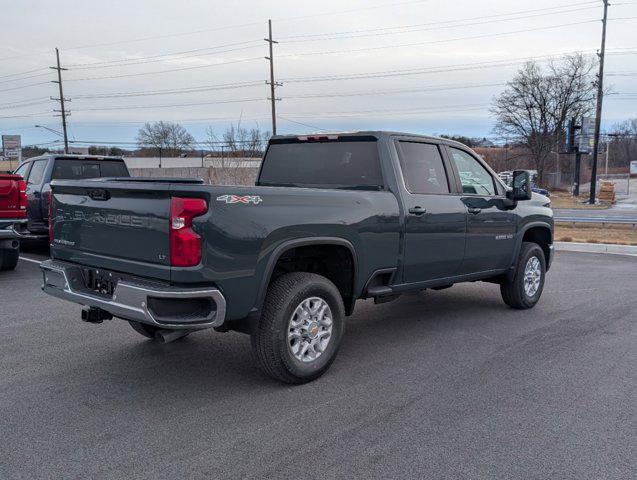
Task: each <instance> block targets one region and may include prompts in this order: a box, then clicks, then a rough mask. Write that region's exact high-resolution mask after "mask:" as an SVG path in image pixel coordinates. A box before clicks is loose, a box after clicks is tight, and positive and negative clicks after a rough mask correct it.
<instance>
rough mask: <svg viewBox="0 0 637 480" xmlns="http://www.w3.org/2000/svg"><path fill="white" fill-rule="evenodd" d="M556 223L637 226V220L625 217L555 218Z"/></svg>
mask: <svg viewBox="0 0 637 480" xmlns="http://www.w3.org/2000/svg"><path fill="white" fill-rule="evenodd" d="M553 220H555V221H556V222H562V223H601V224H602V225H605V224H623V225H632V226H633V228H635V227H636V226H637V218H625V217H562V216H556V217H553Z"/></svg>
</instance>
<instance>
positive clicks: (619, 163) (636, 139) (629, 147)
mask: <svg viewBox="0 0 637 480" xmlns="http://www.w3.org/2000/svg"><path fill="white" fill-rule="evenodd" d="M609 133H610V143H609V148H610V155H609V158H610V164H611V166H612V167H620V168H626V167H629V166H630V162H631V160H637V118H631V119H630V120H625V121H623V122H621V123H618V124H617V125H615V126H613V128H612V129H611V131H610V132H609Z"/></svg>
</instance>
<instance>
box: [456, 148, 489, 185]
mask: <svg viewBox="0 0 637 480" xmlns="http://www.w3.org/2000/svg"><path fill="white" fill-rule="evenodd" d="M449 150H450V151H451V159H452V160H453V162H454V163H455V165H456V168H457V169H458V173H459V174H460V182H461V183H462V192H463V193H466V194H470V195H488V196H493V195H495V184H494V183H493V177H491V174H490V173H489V172H488V171H487V169H486V168H484V167H483V166H482V164H481V163H480V162H479V161H478V160H476V159H475V158H474V157H472V156H471V155H469V154H468V153H467V152H465V151H463V150H459V149H457V148H453V147H451V148H450V149H449Z"/></svg>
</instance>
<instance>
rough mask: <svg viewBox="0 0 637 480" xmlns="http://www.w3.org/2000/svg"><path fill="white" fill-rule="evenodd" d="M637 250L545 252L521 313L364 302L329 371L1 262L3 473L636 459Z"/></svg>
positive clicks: (450, 304) (409, 471) (476, 287)
mask: <svg viewBox="0 0 637 480" xmlns="http://www.w3.org/2000/svg"><path fill="white" fill-rule="evenodd" d="M636 272H637V258H634V257H624V256H616V255H594V254H577V253H565V252H559V253H558V255H557V258H556V262H555V265H554V267H553V269H552V270H551V272H550V273H549V275H548V280H547V284H546V289H545V292H544V296H543V298H542V299H541V301H540V303H539V304H538V305H537V306H536V308H535V309H533V310H529V311H515V310H512V309H509V308H507V307H506V306H505V305H504V304H503V303H502V301H501V299H500V294H499V290H498V287H497V286H496V285H493V284H487V283H473V284H463V285H456V286H454V287H453V288H451V289H448V290H443V291H438V292H436V291H426V292H424V293H420V294H412V295H405V296H403V297H401V298H400V299H399V300H397V301H396V302H393V303H388V304H383V305H378V306H374V305H373V304H372V303H371V302H360V303H359V304H358V305H357V308H356V313H355V315H354V316H353V317H352V318H350V319H348V321H347V328H346V334H345V337H344V342H343V344H342V346H341V350H340V353H339V356H338V358H337V359H336V362H335V363H334V365H333V366H332V368H331V369H330V370H329V371H328V372H327V374H326V375H325V376H324V377H322V378H320V379H319V380H317V381H315V382H313V383H310V384H308V385H303V386H298V387H291V386H285V385H281V384H278V383H276V382H274V381H272V380H271V379H269V378H268V377H265V376H264V375H262V374H261V373H259V371H258V370H257V369H256V367H255V364H254V363H253V361H252V359H251V354H250V341H249V338H248V337H247V336H244V335H241V334H237V333H226V334H221V333H215V332H214V331H205V332H200V333H196V334H192V335H190V336H188V337H186V338H185V339H183V340H181V341H177V342H175V343H172V344H167V345H159V344H155V343H153V342H151V341H148V340H145V339H144V338H142V337H141V336H139V335H137V334H136V333H135V332H133V330H132V329H131V328H130V327H129V326H128V325H127V324H126V323H124V322H123V321H119V320H114V321H108V322H105V323H104V324H102V325H89V324H86V323H82V322H81V321H80V320H79V307H77V306H75V305H72V304H70V303H66V302H63V301H61V300H57V299H54V298H52V297H49V296H47V295H45V294H43V293H42V292H41V291H40V282H41V279H40V273H39V270H38V267H37V265H35V264H33V263H29V262H21V263H20V265H19V266H18V269H17V270H16V271H15V272H12V273H8V272H6V273H5V272H3V273H2V274H0V292H1V293H0V295H1V296H2V301H1V302H0V304H1V308H0V352H1V353H0V409H1V411H2V427H1V432H2V442H0V478H7V479H9V478H10V479H19V478H24V479H34V478H127V479H136V478H154V479H164V478H165V479H174V478H201V479H211V478H214V479H221V478H255V479H256V478H258V479H261V478H308V479H309V478H355V477H356V478H383V479H385V478H560V479H566V478H572V479H577V480H582V479H594V478H595V479H597V478H604V479H628V478H635V476H636V473H637V465H636V461H637V452H636V445H635V430H634V428H635V420H636V418H637V412H636V409H637V404H636V403H635V398H637V391H636V388H635V386H636V384H637V378H636V377H635V365H636V364H637V352H636V349H635V345H637V322H635V311H637V296H636V295H635V294H636V292H637V273H636Z"/></svg>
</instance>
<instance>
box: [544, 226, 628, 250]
mask: <svg viewBox="0 0 637 480" xmlns="http://www.w3.org/2000/svg"><path fill="white" fill-rule="evenodd" d="M554 238H555V240H556V241H558V242H581V243H610V244H617V245H637V228H633V227H632V225H606V226H605V227H603V228H602V227H601V226H599V224H594V223H585V224H575V226H573V225H572V224H570V223H559V222H558V223H556V224H555V232H554Z"/></svg>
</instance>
